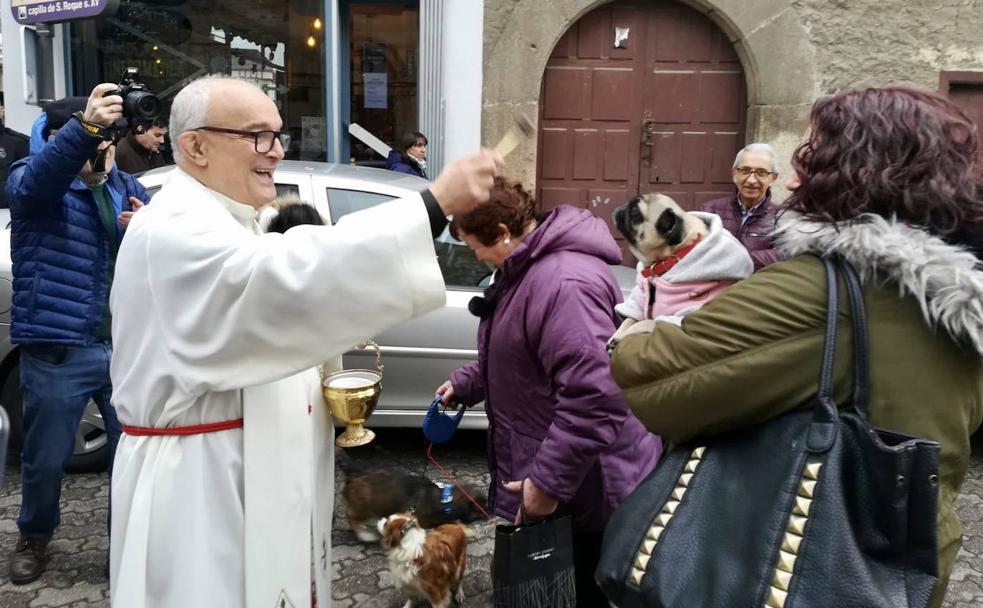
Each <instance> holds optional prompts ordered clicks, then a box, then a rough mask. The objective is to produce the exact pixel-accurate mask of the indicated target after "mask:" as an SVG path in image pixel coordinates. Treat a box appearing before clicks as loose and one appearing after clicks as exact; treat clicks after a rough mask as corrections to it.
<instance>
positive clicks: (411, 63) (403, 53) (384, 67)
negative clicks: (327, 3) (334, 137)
mask: <svg viewBox="0 0 983 608" xmlns="http://www.w3.org/2000/svg"><path fill="white" fill-rule="evenodd" d="M348 22H349V23H348V25H349V30H348V35H349V58H350V69H351V71H350V91H349V94H350V104H351V105H350V111H351V114H350V122H352V123H357V124H358V125H360V126H361V127H363V128H365V129H366V130H368V131H369V132H370V133H372V134H373V135H375V136H376V137H378V138H379V139H381V140H382V141H384V142H385V143H386V144H388V145H390V146H394V145H395V143H396V141H398V139H399V137H400V135H401V134H403V133H405V132H407V131H416V130H417V129H418V125H417V59H418V56H419V53H418V49H419V8H418V5H417V3H416V2H386V3H382V2H379V3H376V2H371V3H361V2H360V3H355V2H352V3H351V4H350V5H349V19H348ZM351 157H352V158H353V159H354V160H355V161H356V162H362V161H380V160H382V158H381V157H380V156H379V155H378V153H377V152H375V151H373V150H372V149H371V148H369V147H368V146H366V145H365V144H364V143H363V142H361V141H360V140H358V139H356V138H352V139H351Z"/></svg>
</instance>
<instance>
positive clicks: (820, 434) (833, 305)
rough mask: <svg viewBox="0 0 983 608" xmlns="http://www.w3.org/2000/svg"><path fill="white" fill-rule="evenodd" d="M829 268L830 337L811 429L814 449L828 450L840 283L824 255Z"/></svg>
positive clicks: (833, 417) (810, 443)
mask: <svg viewBox="0 0 983 608" xmlns="http://www.w3.org/2000/svg"><path fill="white" fill-rule="evenodd" d="M822 261H823V266H824V267H825V268H826V337H825V339H824V341H823V358H822V366H821V367H820V369H819V390H818V391H817V392H816V407H815V410H814V414H813V418H812V428H811V429H810V430H809V439H808V446H809V448H810V449H813V450H818V451H825V450H827V449H829V447H830V446H832V445H833V439H835V437H836V432H835V423H836V418H837V408H836V402H835V401H833V360H834V357H835V355H836V317H837V314H838V313H839V280H838V276H837V275H838V272H837V268H836V264H835V263H834V262H833V260H832V259H830V258H828V257H826V256H824V257H823V258H822Z"/></svg>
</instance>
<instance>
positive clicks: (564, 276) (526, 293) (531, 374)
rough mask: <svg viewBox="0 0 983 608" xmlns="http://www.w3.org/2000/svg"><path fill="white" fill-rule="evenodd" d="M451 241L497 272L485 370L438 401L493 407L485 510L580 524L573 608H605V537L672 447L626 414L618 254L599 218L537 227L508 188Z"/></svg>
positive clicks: (478, 367)
mask: <svg viewBox="0 0 983 608" xmlns="http://www.w3.org/2000/svg"><path fill="white" fill-rule="evenodd" d="M451 232H452V233H453V235H454V238H459V239H461V240H463V241H464V242H466V243H467V244H468V246H469V247H470V248H471V249H473V250H474V253H475V256H476V257H477V258H478V260H480V261H483V262H489V263H491V264H494V265H495V266H496V267H497V268H498V269H499V270H498V272H497V273H496V280H495V283H493V286H492V288H491V289H490V291H489V293H488V295H487V297H486V298H485V300H484V302H483V304H482V306H480V307H479V308H478V309H473V310H477V312H480V313H481V315H480V316H481V317H482V320H481V323H480V325H479V327H478V360H477V361H475V362H472V363H470V364H468V365H466V366H464V367H462V368H461V369H459V370H457V371H455V372H454V373H453V374H452V375H451V378H450V381H449V382H446V383H444V384H443V385H442V386H441V387H440V388H438V389H437V394H438V395H442V396H443V398H444V403H449V402H451V401H459V402H461V403H464V404H466V405H469V406H470V405H474V404H475V403H478V402H479V401H482V400H483V401H484V402H485V411H486V412H487V414H488V435H489V442H490V449H489V451H488V456H489V462H488V468H489V470H490V471H491V484H490V491H489V504H490V505H491V506H492V507H493V509H494V512H495V514H496V515H498V516H500V517H504V518H506V519H508V520H510V521H512V520H515V521H518V517H519V514H518V511H519V501H520V500H523V502H524V505H525V512H526V515H527V517H530V518H533V519H536V518H542V517H545V516H547V515H550V514H551V513H553V512H555V511H557V510H560V511H561V512H564V513H570V514H571V515H572V516H573V548H574V560H575V567H576V573H575V574H576V580H577V605H578V606H585V607H586V606H590V607H592V608H596V607H597V606H606V605H607V600H605V599H604V595H603V594H602V593H601V591H600V589H599V588H598V587H597V584H596V583H595V582H594V570H595V569H596V567H597V562H598V559H599V557H600V547H601V537H602V535H603V532H604V526H605V524H606V523H607V521H608V519H609V518H610V516H611V514H612V512H613V511H614V510H615V509H616V508H617V507H618V505H620V504H621V502H622V501H623V500H624V499H625V497H626V496H627V495H628V494H629V493H630V492H631V491H632V490H634V489H635V486H636V485H637V484H638V482H639V481H641V479H642V478H644V477H645V475H647V474H648V473H649V472H650V471H651V470H652V468H653V467H654V466H655V463H656V460H658V457H659V454H660V453H661V449H662V444H661V442H660V440H659V438H658V437H656V436H655V435H652V434H650V433H648V432H646V430H645V429H644V428H643V427H642V425H641V423H639V421H638V420H636V419H635V417H634V416H632V415H631V413H630V412H629V411H628V406H627V404H626V403H625V401H624V398H623V397H622V395H621V391H620V390H618V387H617V386H616V385H615V384H614V380H613V379H612V378H611V371H610V366H609V362H608V356H607V352H606V350H605V343H606V341H607V339H608V337H610V336H611V334H612V333H614V330H615V325H614V314H613V311H614V306H615V304H617V303H619V302H621V299H622V294H621V290H620V289H619V287H618V284H617V283H616V282H615V279H614V276H613V275H612V273H611V269H610V267H609V266H608V265H609V264H617V263H620V261H621V250H620V249H619V248H618V245H617V244H616V243H615V241H614V239H613V238H612V237H611V233H610V231H609V230H608V228H607V226H606V225H605V223H604V222H603V221H602V220H600V219H599V218H597V217H595V216H594V215H593V214H591V213H590V212H589V211H586V210H583V209H576V208H574V207H568V206H560V207H557V208H556V209H554V210H553V211H551V212H550V213H549V214H548V215H546V216H545V217H542V218H540V219H537V218H536V215H535V201H534V200H533V198H532V196H531V195H530V194H529V193H528V192H526V191H525V190H524V189H523V187H522V186H521V184H516V183H511V182H507V181H505V180H502V179H501V178H496V180H495V188H494V189H493V190H492V196H491V199H490V200H489V202H488V203H486V204H484V205H482V206H480V207H478V208H477V209H476V210H474V211H472V212H471V213H468V214H465V215H460V216H455V217H454V221H453V222H452V224H451ZM523 480H524V481H525V483H524V487H525V490H524V493H523V494H522V495H520V494H519V492H520V487H521V486H522V485H523V484H522V482H523Z"/></svg>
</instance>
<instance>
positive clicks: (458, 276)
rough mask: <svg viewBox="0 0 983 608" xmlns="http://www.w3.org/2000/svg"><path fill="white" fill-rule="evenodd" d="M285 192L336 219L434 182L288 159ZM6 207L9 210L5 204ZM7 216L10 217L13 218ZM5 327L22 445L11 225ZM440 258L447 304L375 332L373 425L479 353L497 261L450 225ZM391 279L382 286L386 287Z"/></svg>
mask: <svg viewBox="0 0 983 608" xmlns="http://www.w3.org/2000/svg"><path fill="white" fill-rule="evenodd" d="M172 170H173V167H163V168H160V169H155V170H153V171H149V172H147V173H145V174H143V175H141V176H140V178H139V179H140V182H141V183H143V185H144V186H145V187H146V188H147V190H148V193H150V194H151V195H153V194H154V193H156V192H157V191H158V190H160V188H161V187H162V186H163V185H164V184H165V183H166V181H167V179H168V175H169V174H170V172H171V171H172ZM274 179H275V182H276V189H277V193H278V194H279V195H284V194H295V195H297V196H299V197H300V199H301V200H305V201H309V202H311V203H313V204H314V206H315V207H317V209H318V211H319V212H320V213H321V215H322V216H324V217H325V218H326V219H328V220H330V222H331V223H335V222H337V221H338V219H339V218H341V217H342V216H344V215H345V214H347V213H352V212H353V211H358V210H360V209H366V208H368V207H372V206H373V205H378V204H379V203H383V202H386V201H389V200H393V199H396V198H401V197H404V196H408V195H411V194H413V193H416V192H420V191H421V190H423V189H425V188H427V186H428V182H427V181H426V180H423V179H420V178H418V177H414V176H410V175H405V174H402V173H395V172H392V171H386V170H383V169H373V168H368V167H356V166H350V165H338V164H332V163H321V162H304V161H283V162H281V163H280V165H279V168H278V169H277V171H276V174H275V175H274ZM0 211H3V212H4V213H6V211H5V210H0ZM7 218H9V215H8V216H7V217H4V218H2V219H3V220H4V221H3V224H4V225H6V224H7V223H8V222H7ZM0 243H2V244H0V310H2V311H3V313H2V316H0V323H2V325H0V332H2V342H0V348H2V351H0V352H2V354H3V356H2V360H3V363H2V364H0V374H2V375H0V378H2V385H0V386H2V387H3V389H2V393H0V403H3V404H4V405H5V406H6V407H7V409H8V410H16V413H15V412H11V419H12V421H11V426H12V429H13V432H12V442H11V443H12V445H13V446H14V448H15V449H16V448H18V447H19V445H20V441H19V440H20V436H19V429H20V419H21V416H20V394H19V389H20V384H19V375H18V371H19V368H18V365H17V360H18V357H17V351H16V349H15V348H13V347H12V345H11V344H10V339H9V333H10V332H9V323H10V309H9V308H10V297H11V285H10V280H9V278H10V255H9V253H10V250H9V247H10V244H9V229H7V230H5V231H4V236H3V237H2V238H0ZM434 248H435V250H436V252H437V257H438V262H439V264H440V269H441V272H442V273H443V276H444V282H445V283H446V285H447V303H446V304H445V305H444V307H443V308H441V309H439V310H435V311H433V312H430V313H428V314H426V315H424V316H422V317H419V318H417V319H413V320H410V321H406V322H404V323H401V324H399V325H397V326H396V327H394V328H392V329H390V330H389V331H386V332H384V333H382V334H380V335H378V336H366V337H367V338H368V337H372V338H373V339H374V340H375V341H376V342H377V343H378V344H379V346H380V347H381V350H382V360H383V365H384V366H385V372H384V375H383V390H382V396H381V397H380V400H379V405H378V406H377V408H376V411H375V413H374V414H373V415H372V417H371V418H370V419H369V421H368V422H367V423H366V425H367V426H368V427H370V428H371V427H413V426H415V427H419V426H420V424H421V422H422V420H423V415H424V413H425V412H426V408H427V406H428V405H429V404H430V402H431V401H432V400H433V391H434V389H435V388H436V387H438V386H439V385H440V384H441V383H443V382H444V381H445V380H447V378H448V377H449V375H450V373H451V372H452V371H454V370H455V369H457V368H458V367H460V366H461V365H464V364H465V363H467V362H469V361H472V360H474V359H475V358H476V357H477V355H478V351H477V349H476V335H477V329H478V319H477V318H476V317H474V316H473V315H471V313H469V312H468V308H467V306H468V302H469V301H470V300H471V298H473V297H474V296H476V295H479V294H480V293H481V290H482V289H483V288H484V286H486V285H487V284H488V281H489V280H490V278H491V272H492V268H491V267H489V266H488V265H486V264H484V263H482V262H479V261H477V260H476V259H475V257H474V254H473V253H472V252H471V250H470V249H469V248H468V247H467V246H466V245H464V244H463V243H461V242H459V241H456V240H454V239H452V238H451V237H450V236H449V234H448V233H447V231H445V232H444V234H442V235H441V236H440V237H438V238H437V239H436V240H435V241H434ZM612 268H613V269H614V272H615V275H616V277H617V279H618V282H619V283H620V285H621V287H622V291H624V292H625V294H626V295H627V293H628V291H630V290H631V287H632V285H633V284H634V281H635V273H634V271H633V270H632V269H630V268H625V267H623V266H614V267H612ZM384 288H385V286H380V289H384ZM343 363H344V366H345V368H371V367H373V366H374V363H375V362H374V354H372V353H371V351H357V350H352V351H349V352H348V353H345V355H344V356H343ZM101 423H102V420H101V418H100V417H99V411H98V409H97V408H96V407H95V404H94V403H91V404H90V406H89V407H88V408H87V409H86V413H85V416H84V417H83V424H82V426H81V427H80V429H79V436H78V438H77V440H76V450H75V456H74V458H73V468H86V467H91V466H93V465H94V464H95V463H96V462H101V460H100V459H101V458H102V450H104V449H105V444H106V441H105V434H104V433H102V428H103V427H102V425H101ZM461 424H462V426H463V427H465V428H484V427H485V425H486V420H485V415H484V410H483V409H482V408H481V407H480V406H477V407H474V408H471V409H470V410H468V412H467V413H466V414H465V416H464V420H463V421H462V422H461Z"/></svg>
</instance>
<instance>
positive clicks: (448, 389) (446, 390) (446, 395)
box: [434, 380, 454, 407]
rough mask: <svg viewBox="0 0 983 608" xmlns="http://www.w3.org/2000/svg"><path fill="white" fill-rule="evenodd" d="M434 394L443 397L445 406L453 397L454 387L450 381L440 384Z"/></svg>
mask: <svg viewBox="0 0 983 608" xmlns="http://www.w3.org/2000/svg"><path fill="white" fill-rule="evenodd" d="M434 395H435V396H437V397H441V398H443V402H444V407H447V406H448V405H450V403H451V399H453V398H454V387H453V386H452V385H451V381H450V380H448V381H447V382H445V383H443V384H441V385H440V386H439V387H438V388H437V392H436V393H434Z"/></svg>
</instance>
